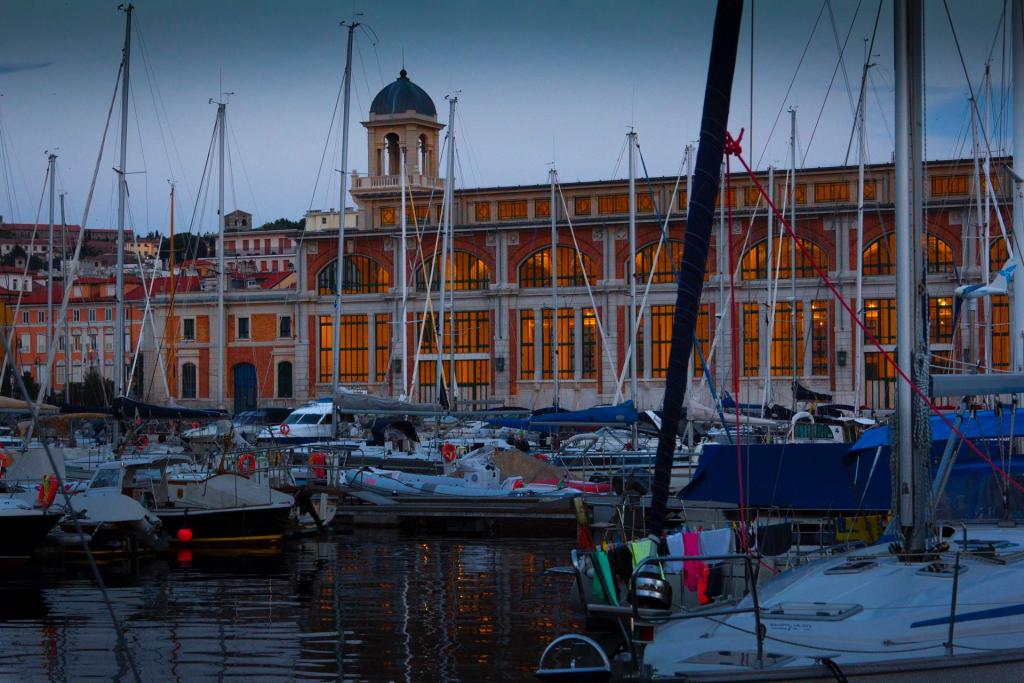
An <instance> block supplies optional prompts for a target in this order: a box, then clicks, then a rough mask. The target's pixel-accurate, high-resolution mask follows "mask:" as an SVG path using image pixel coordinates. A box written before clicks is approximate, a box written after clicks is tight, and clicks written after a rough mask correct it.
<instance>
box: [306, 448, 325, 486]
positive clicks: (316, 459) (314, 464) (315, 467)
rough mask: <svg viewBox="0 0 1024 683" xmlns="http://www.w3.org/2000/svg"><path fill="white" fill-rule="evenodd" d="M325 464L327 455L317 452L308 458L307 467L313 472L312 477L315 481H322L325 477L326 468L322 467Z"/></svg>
mask: <svg viewBox="0 0 1024 683" xmlns="http://www.w3.org/2000/svg"><path fill="white" fill-rule="evenodd" d="M326 464H327V454H326V453H321V452H320V451H317V452H316V453H312V454H310V456H309V467H310V469H311V470H312V472H313V476H314V477H315V478H317V479H323V478H324V477H326V476H327V468H325V467H324V465H326Z"/></svg>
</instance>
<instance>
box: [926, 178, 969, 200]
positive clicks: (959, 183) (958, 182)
mask: <svg viewBox="0 0 1024 683" xmlns="http://www.w3.org/2000/svg"><path fill="white" fill-rule="evenodd" d="M931 181H932V196H933V197H946V196H949V195H962V194H967V193H968V192H969V191H970V184H969V182H968V179H967V176H966V175H938V176H932V177H931Z"/></svg>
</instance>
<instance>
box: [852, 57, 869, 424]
mask: <svg viewBox="0 0 1024 683" xmlns="http://www.w3.org/2000/svg"><path fill="white" fill-rule="evenodd" d="M868 58H870V55H868ZM870 66H871V65H870V64H868V62H867V60H865V62H864V76H863V77H862V78H861V79H860V104H859V105H858V107H857V307H856V309H855V310H857V311H861V313H860V315H858V316H857V317H858V319H861V318H863V316H864V314H863V311H864V157H865V139H864V107H865V105H866V104H867V100H866V98H865V94H866V92H867V91H866V88H867V80H868V69H869V68H870ZM853 329H854V332H855V342H854V351H853V359H854V360H853V412H854V414H855V415H860V404H861V387H862V386H863V382H864V330H863V329H861V326H860V325H856V324H855V325H854V326H853Z"/></svg>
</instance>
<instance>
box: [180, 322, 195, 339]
mask: <svg viewBox="0 0 1024 683" xmlns="http://www.w3.org/2000/svg"><path fill="white" fill-rule="evenodd" d="M181 338H182V340H183V341H195V338H196V319H195V318H182V320H181Z"/></svg>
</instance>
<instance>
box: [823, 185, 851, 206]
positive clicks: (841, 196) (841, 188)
mask: <svg viewBox="0 0 1024 683" xmlns="http://www.w3.org/2000/svg"><path fill="white" fill-rule="evenodd" d="M814 201H815V202H818V203H821V204H826V203H835V202H848V201H850V183H847V182H834V183H814Z"/></svg>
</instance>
